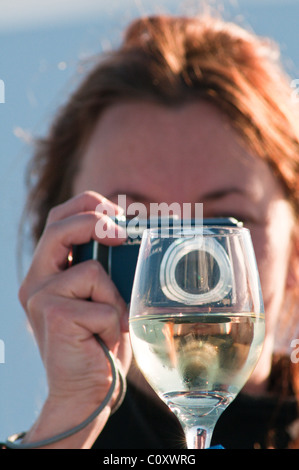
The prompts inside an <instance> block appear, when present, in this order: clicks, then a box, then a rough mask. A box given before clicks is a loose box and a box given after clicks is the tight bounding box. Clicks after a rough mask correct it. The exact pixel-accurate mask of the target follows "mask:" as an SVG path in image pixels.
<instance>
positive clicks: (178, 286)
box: [72, 217, 242, 305]
mask: <svg viewBox="0 0 299 470" xmlns="http://www.w3.org/2000/svg"><path fill="white" fill-rule="evenodd" d="M114 220H115V222H116V223H118V224H122V225H123V226H124V227H125V228H126V230H127V235H128V238H127V240H126V241H125V242H124V243H123V244H122V245H119V246H113V247H112V246H106V245H102V244H100V243H99V242H96V241H93V240H92V241H90V242H89V243H86V244H83V245H76V246H74V247H73V253H72V256H73V261H72V264H77V263H80V262H82V261H86V260H89V259H96V260H98V261H99V262H100V263H101V264H102V266H103V267H104V269H105V270H106V272H107V273H108V274H109V276H110V277H111V279H112V280H113V282H114V283H115V285H116V287H117V288H118V290H119V292H120V294H121V296H122V297H123V299H124V300H125V302H126V303H127V304H129V303H130V298H131V292H132V286H133V281H134V275H135V269H136V264H137V258H138V253H139V248H140V243H141V239H142V234H143V231H144V230H145V229H146V228H159V227H165V225H164V222H163V218H158V219H156V220H152V219H138V220H137V218H136V217H135V218H134V219H126V218H124V217H121V218H119V219H114ZM132 221H134V223H132ZM196 223H198V222H197V221H195V220H190V221H187V222H186V221H185V220H176V219H173V220H172V219H169V218H167V224H168V226H170V227H177V226H180V225H181V226H182V227H183V228H184V227H186V226H187V227H191V228H192V227H194V226H195V224H196ZM201 225H203V226H207V227H209V226H210V227H211V230H212V227H213V226H216V227H219V226H223V227H233V226H242V222H239V221H238V220H236V219H234V218H210V219H203V220H202V221H201ZM168 243H169V247H168V250H167V251H166V253H165V254H164V257H162V255H161V252H160V250H159V247H157V250H155V253H156V254H155V256H160V257H161V260H159V261H160V276H159V277H157V278H156V279H155V280H154V282H153V285H152V286H151V288H153V289H156V293H158V295H156V298H159V302H158V303H159V305H163V303H164V302H167V304H168V305H169V302H173V303H174V304H176V305H177V304H178V303H183V304H186V303H188V304H191V305H192V303H193V304H204V303H211V301H213V302H217V299H221V300H222V299H223V298H225V297H228V299H229V296H230V293H229V292H227V286H229V285H231V282H230V279H229V276H231V268H230V264H229V259H228V256H227V254H226V251H225V249H224V247H223V246H222V245H221V244H220V243H219V242H218V241H217V240H216V239H214V238H211V241H210V243H209V244H208V245H205V248H204V249H205V252H207V251H208V255H209V256H210V257H211V261H212V262H211V269H213V278H214V279H215V286H213V288H212V289H211V287H209V289H206V288H205V286H204V285H203V286H201V287H200V288H199V286H198V285H197V286H193V285H192V282H188V276H186V273H184V274H182V269H181V268H183V265H184V259H185V257H186V256H198V247H196V246H195V245H194V237H190V238H189V239H187V240H185V241H184V243H183V244H182V243H179V244H178V243H176V242H175V241H174V239H173V238H169V242H168ZM228 302H229V300H228Z"/></svg>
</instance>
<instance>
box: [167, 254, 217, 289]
mask: <svg viewBox="0 0 299 470" xmlns="http://www.w3.org/2000/svg"><path fill="white" fill-rule="evenodd" d="M219 279H220V270H219V265H218V263H217V261H216V260H215V258H214V257H213V256H212V255H210V253H208V252H204V251H202V250H193V251H190V252H189V253H187V254H186V255H184V256H182V258H181V259H180V260H179V261H178V263H177V265H176V268H175V280H176V282H177V285H178V286H179V287H180V288H181V289H182V290H184V291H185V292H186V293H188V294H192V295H201V294H206V293H207V292H209V291H210V290H211V289H214V288H215V287H216V286H217V284H218V283H219Z"/></svg>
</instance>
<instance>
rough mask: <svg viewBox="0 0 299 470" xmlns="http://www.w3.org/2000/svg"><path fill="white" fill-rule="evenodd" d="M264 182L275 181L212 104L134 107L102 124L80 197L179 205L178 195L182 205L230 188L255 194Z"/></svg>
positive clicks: (115, 110) (122, 108)
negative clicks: (132, 196) (128, 195)
mask: <svg viewBox="0 0 299 470" xmlns="http://www.w3.org/2000/svg"><path fill="white" fill-rule="evenodd" d="M265 178H266V180H267V179H271V178H272V175H271V172H270V169H269V168H268V166H267V165H266V164H265V163H264V162H262V161H261V160H260V159H259V158H258V157H256V156H254V155H252V154H251V153H250V152H249V150H248V149H246V147H245V145H244V143H243V141H242V140H241V138H240V137H239V135H238V134H237V132H236V131H235V130H234V129H233V128H232V126H231V124H230V122H229V120H228V118H227V117H226V116H225V115H224V114H223V113H221V112H220V111H219V110H218V109H217V108H216V107H215V106H214V105H212V104H210V103H207V102H204V101H198V102H194V103H191V104H185V105H183V106H180V107H164V106H162V105H158V104H154V103H144V102H132V103H123V104H118V105H115V106H113V107H111V108H109V109H108V110H106V111H105V112H104V114H103V115H102V116H101V118H100V119H99V121H98V123H97V125H96V127H95V129H94V132H93V134H92V136H91V138H90V141H89V143H88V145H87V148H86V152H85V155H84V157H83V160H82V169H81V173H80V177H79V178H78V180H77V183H80V184H79V187H78V184H77V189H78V191H77V192H79V191H81V190H85V189H94V190H96V191H99V192H102V193H103V194H105V195H107V196H108V195H110V194H111V193H112V194H114V193H116V192H117V191H123V192H124V191H125V192H136V193H138V194H143V193H144V195H145V197H147V196H148V197H149V198H151V199H153V195H155V197H154V199H157V200H162V199H164V200H166V199H167V197H166V193H167V195H169V199H171V200H176V199H175V198H174V196H175V194H178V192H179V193H180V199H184V200H186V201H187V200H191V199H194V198H196V199H198V198H199V197H200V195H201V193H202V194H204V193H205V192H206V191H216V190H217V188H220V187H221V188H222V187H223V186H224V187H225V186H226V185H227V186H229V185H231V184H234V185H240V186H243V187H244V186H247V187H248V189H250V190H251V191H252V192H255V193H256V194H258V192H259V191H261V189H262V188H261V187H260V186H261V185H262V184H264V183H267V181H265ZM268 183H269V182H268ZM224 189H225V188H224ZM147 193H148V194H147Z"/></svg>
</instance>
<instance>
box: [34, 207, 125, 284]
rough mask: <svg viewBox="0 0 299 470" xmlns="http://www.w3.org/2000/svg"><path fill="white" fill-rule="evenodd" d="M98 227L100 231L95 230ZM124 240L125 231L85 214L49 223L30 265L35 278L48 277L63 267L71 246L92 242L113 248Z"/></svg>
mask: <svg viewBox="0 0 299 470" xmlns="http://www.w3.org/2000/svg"><path fill="white" fill-rule="evenodd" d="M99 225H100V229H98V227H99ZM126 238H127V234H126V230H125V229H124V228H122V227H121V226H119V225H117V224H115V223H114V222H113V221H112V220H111V219H110V218H109V217H108V216H106V215H103V214H99V213H96V212H85V213H80V214H76V215H73V216H70V217H67V218H65V219H62V220H58V221H56V222H53V223H51V224H50V225H48V227H47V228H46V230H45V232H44V233H43V235H42V237H41V239H40V241H39V243H38V245H37V248H36V251H35V254H34V258H33V263H32V270H34V271H35V274H36V276H39V277H40V276H49V275H51V274H54V273H57V272H59V271H61V270H63V269H65V266H66V260H67V257H68V254H69V252H70V250H71V249H72V246H73V245H80V244H83V243H87V242H89V241H90V240H92V239H94V240H97V241H99V242H100V243H102V244H104V245H111V246H116V245H120V244H122V243H123V242H124V241H125V240H126Z"/></svg>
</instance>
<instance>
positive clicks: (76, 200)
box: [46, 191, 124, 225]
mask: <svg viewBox="0 0 299 470" xmlns="http://www.w3.org/2000/svg"><path fill="white" fill-rule="evenodd" d="M90 211H95V212H101V213H103V214H106V215H108V216H109V217H115V216H116V215H122V214H123V212H124V210H123V209H122V208H121V207H120V206H118V205H117V204H114V203H113V202H111V201H109V199H106V198H105V197H104V196H102V195H101V194H99V193H96V192H94V191H85V192H83V193H81V194H79V195H77V196H74V197H73V198H71V199H69V200H68V201H66V202H64V203H62V204H59V205H58V206H56V207H54V208H53V209H51V210H50V212H49V215H48V218H47V223H46V225H48V224H51V223H53V222H56V221H58V220H61V219H64V218H66V217H70V216H71V215H75V214H78V213H80V212H90Z"/></svg>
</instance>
